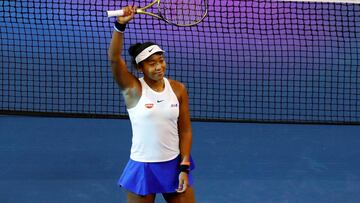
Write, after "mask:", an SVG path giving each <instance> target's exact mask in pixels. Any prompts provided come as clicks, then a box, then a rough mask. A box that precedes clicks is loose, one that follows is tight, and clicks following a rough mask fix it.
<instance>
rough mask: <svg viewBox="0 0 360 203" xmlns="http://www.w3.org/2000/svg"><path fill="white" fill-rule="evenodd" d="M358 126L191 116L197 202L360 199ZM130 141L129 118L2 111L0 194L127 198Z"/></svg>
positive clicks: (78, 201)
mask: <svg viewBox="0 0 360 203" xmlns="http://www.w3.org/2000/svg"><path fill="white" fill-rule="evenodd" d="M359 131H360V126H327V125H285V124H246V123H204V122H193V138H194V141H193V150H192V152H193V157H194V159H195V161H196V167H197V168H196V170H195V172H194V176H195V191H196V196H197V202H199V203H228V202H229V203H235V202H236V203H238V202H249V203H263V202H265V203H267V202H271V203H272V202H274V203H279V202H289V203H292V202H294V203H295V202H300V203H302V202H304V203H312V202H314V203H315V202H316V203H319V202H321V203H322V202H324V203H331V202H334V203H335V202H336V203H338V202H341V203H345V202H351V203H352V202H354V203H355V202H358V201H359V200H360V161H359V157H360V148H359V146H360V136H359ZM130 143H131V128H130V123H129V121H128V120H106V119H103V120H101V119H65V118H44V117H41V118H38V117H16V116H0V202H1V203H58V202H59V203H95V202H101V203H112V202H118V203H120V202H125V193H124V191H123V190H122V189H120V188H118V187H117V185H116V182H117V179H118V177H119V176H120V174H121V172H122V169H123V167H124V165H125V164H126V162H127V160H128V156H129V150H130ZM157 202H163V201H162V199H161V198H157Z"/></svg>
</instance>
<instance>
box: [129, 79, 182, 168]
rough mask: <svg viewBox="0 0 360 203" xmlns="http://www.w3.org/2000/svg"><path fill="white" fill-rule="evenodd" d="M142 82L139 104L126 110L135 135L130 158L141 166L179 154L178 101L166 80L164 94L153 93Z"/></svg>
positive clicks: (141, 80) (167, 159) (142, 80)
mask: <svg viewBox="0 0 360 203" xmlns="http://www.w3.org/2000/svg"><path fill="white" fill-rule="evenodd" d="M139 80H140V82H141V97H140V100H139V101H138V103H137V104H136V106H135V107H132V108H130V109H127V111H128V113H129V117H130V120H131V126H132V132H133V137H132V146H131V154H130V158H131V159H132V160H134V161H139V162H163V161H169V160H172V159H174V158H176V157H177V156H178V155H179V153H180V149H179V134H178V126H177V124H178V117H179V101H178V99H177V97H176V95H175V93H174V91H173V90H172V88H171V86H170V83H169V81H168V80H167V79H166V78H164V83H165V88H164V90H163V91H162V92H156V91H154V90H152V89H151V88H150V87H149V86H148V84H146V82H145V81H144V79H143V78H140V79H139Z"/></svg>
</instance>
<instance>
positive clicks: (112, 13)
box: [107, 10, 124, 17]
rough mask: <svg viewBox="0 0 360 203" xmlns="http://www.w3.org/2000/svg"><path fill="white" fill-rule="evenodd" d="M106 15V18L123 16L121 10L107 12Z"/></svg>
mask: <svg viewBox="0 0 360 203" xmlns="http://www.w3.org/2000/svg"><path fill="white" fill-rule="evenodd" d="M107 15H108V17H116V16H123V15H124V11H123V10H115V11H107Z"/></svg>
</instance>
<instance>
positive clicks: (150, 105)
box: [145, 103, 154, 109]
mask: <svg viewBox="0 0 360 203" xmlns="http://www.w3.org/2000/svg"><path fill="white" fill-rule="evenodd" d="M153 106H154V104H151V103H149V104H145V107H146V108H148V109H151V108H152V107H153Z"/></svg>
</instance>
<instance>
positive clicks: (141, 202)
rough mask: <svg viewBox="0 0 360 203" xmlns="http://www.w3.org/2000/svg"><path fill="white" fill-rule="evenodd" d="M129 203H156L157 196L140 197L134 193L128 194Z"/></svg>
mask: <svg viewBox="0 0 360 203" xmlns="http://www.w3.org/2000/svg"><path fill="white" fill-rule="evenodd" d="M127 197H128V203H154V201H155V195H154V194H150V195H146V196H140V195H137V194H134V193H132V192H128V195H127Z"/></svg>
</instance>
